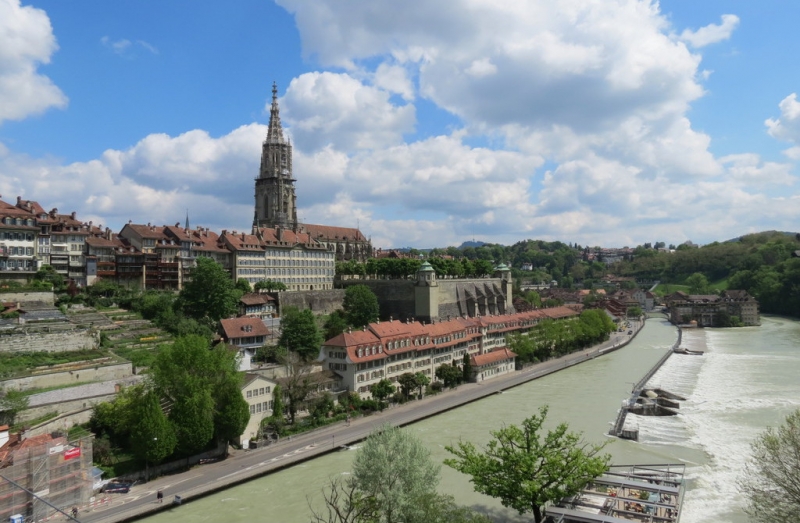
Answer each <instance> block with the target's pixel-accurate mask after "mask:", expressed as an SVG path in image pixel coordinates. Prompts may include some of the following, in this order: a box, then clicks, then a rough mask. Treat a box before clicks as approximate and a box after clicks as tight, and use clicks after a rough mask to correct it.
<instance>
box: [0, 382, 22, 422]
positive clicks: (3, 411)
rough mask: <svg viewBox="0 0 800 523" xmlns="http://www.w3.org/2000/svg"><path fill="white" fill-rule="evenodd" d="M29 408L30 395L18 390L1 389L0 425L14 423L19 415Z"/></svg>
mask: <svg viewBox="0 0 800 523" xmlns="http://www.w3.org/2000/svg"><path fill="white" fill-rule="evenodd" d="M27 408H28V396H27V395H25V393H24V392H20V391H18V390H9V391H6V390H0V425H13V424H14V422H15V421H16V419H17V415H18V414H19V413H20V412H22V411H23V410H25V409H27Z"/></svg>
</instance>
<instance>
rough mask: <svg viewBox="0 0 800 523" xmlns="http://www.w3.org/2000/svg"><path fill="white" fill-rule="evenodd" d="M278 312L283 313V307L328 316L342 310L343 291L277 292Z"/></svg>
mask: <svg viewBox="0 0 800 523" xmlns="http://www.w3.org/2000/svg"><path fill="white" fill-rule="evenodd" d="M277 298H278V300H277V301H278V310H279V311H283V308H284V307H297V308H298V309H300V310H303V309H311V311H312V312H313V313H314V314H317V315H320V314H330V313H332V312H333V311H335V310H337V309H341V308H342V300H344V291H343V290H340V289H331V290H326V291H297V292H279V293H277Z"/></svg>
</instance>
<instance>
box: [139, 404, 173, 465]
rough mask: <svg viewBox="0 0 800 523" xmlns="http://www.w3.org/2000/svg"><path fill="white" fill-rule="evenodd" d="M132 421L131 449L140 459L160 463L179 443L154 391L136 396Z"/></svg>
mask: <svg viewBox="0 0 800 523" xmlns="http://www.w3.org/2000/svg"><path fill="white" fill-rule="evenodd" d="M131 421H132V426H131V439H130V442H131V449H132V450H133V452H134V454H135V455H136V456H137V457H138V458H139V459H141V460H143V461H145V462H146V463H160V462H161V461H163V460H164V458H166V457H167V456H169V455H171V454H172V453H173V451H174V450H175V446H176V445H177V443H178V441H177V438H176V437H175V430H174V428H173V426H172V425H171V424H170V422H169V420H168V419H167V417H166V416H165V415H164V412H163V411H162V410H161V405H159V402H158V396H157V395H156V394H155V393H154V392H153V391H147V392H144V393H143V394H142V395H141V396H139V397H138V398H136V401H135V403H134V405H133V414H132V417H131Z"/></svg>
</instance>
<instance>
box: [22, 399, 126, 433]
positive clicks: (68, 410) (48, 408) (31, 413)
mask: <svg viewBox="0 0 800 523" xmlns="http://www.w3.org/2000/svg"><path fill="white" fill-rule="evenodd" d="M116 396H117V395H116V394H101V395H99V396H92V397H89V398H79V399H75V400H69V401H60V402H58V403H46V404H44V405H37V406H36V407H32V408H30V409H26V410H24V411H22V412H20V413H19V415H18V416H17V419H16V422H17V423H25V422H27V421H30V420H33V419H36V418H39V417H41V416H44V415H45V414H49V413H51V412H58V414H59V418H61V415H65V414H75V413H80V412H82V411H84V410H86V409H88V410H89V411H91V410H92V407H94V406H95V405H97V404H98V403H102V402H104V401H112V400H113V399H114V398H115V397H116ZM89 417H91V412H90V413H89ZM70 421H72V420H70ZM86 421H89V420H88V418H87V419H86ZM78 423H83V421H81V422H78ZM43 434H44V433H43Z"/></svg>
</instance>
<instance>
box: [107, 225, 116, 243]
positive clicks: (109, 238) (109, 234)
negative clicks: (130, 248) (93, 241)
mask: <svg viewBox="0 0 800 523" xmlns="http://www.w3.org/2000/svg"><path fill="white" fill-rule="evenodd" d="M113 234H114V233H112V232H111V229H109V228H108V227H106V240H108V241H111V238H112V235H113Z"/></svg>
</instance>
